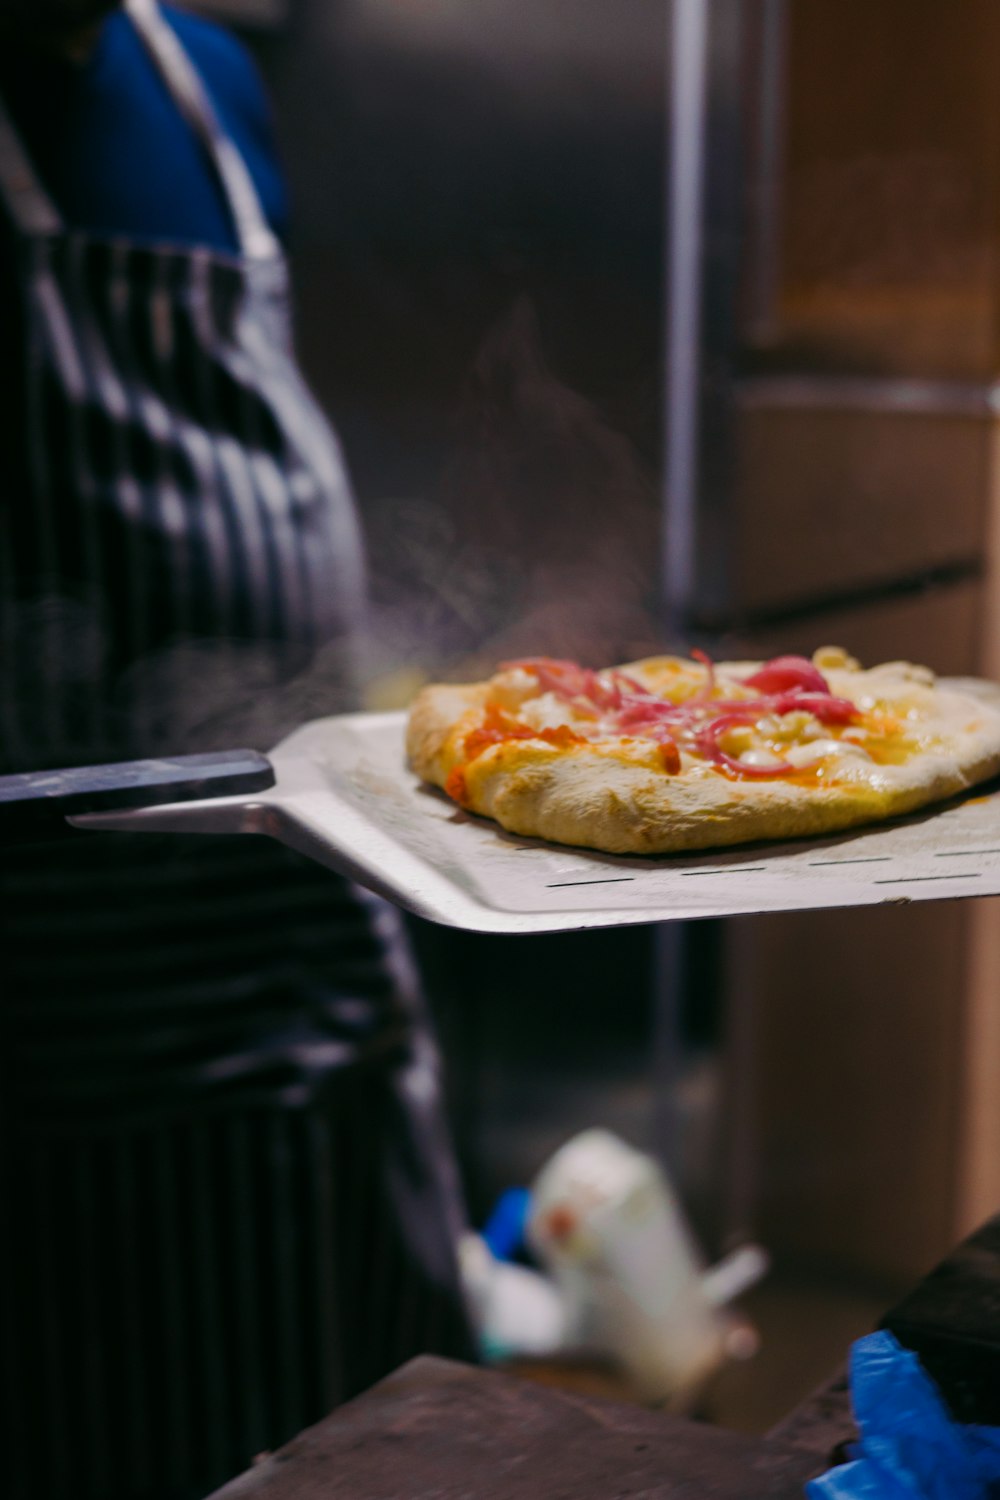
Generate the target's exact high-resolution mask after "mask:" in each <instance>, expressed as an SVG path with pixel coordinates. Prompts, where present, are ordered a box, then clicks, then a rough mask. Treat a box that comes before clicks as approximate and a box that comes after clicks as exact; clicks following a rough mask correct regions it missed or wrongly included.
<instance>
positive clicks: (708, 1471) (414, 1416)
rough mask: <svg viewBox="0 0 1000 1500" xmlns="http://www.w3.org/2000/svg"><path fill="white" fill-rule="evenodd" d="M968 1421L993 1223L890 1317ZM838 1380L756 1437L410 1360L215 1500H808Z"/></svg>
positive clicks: (992, 1361)
mask: <svg viewBox="0 0 1000 1500" xmlns="http://www.w3.org/2000/svg"><path fill="white" fill-rule="evenodd" d="M883 1326H885V1327H888V1328H890V1329H892V1331H893V1332H894V1333H895V1334H896V1336H897V1337H898V1338H899V1339H900V1342H902V1343H904V1344H906V1345H907V1346H908V1347H909V1348H912V1349H914V1350H915V1351H916V1352H917V1353H918V1354H919V1355H920V1356H921V1358H922V1359H924V1360H925V1362H926V1364H927V1367H928V1368H929V1369H930V1370H931V1372H932V1373H933V1374H934V1376H935V1378H936V1379H937V1380H938V1382H939V1385H940V1389H941V1392H942V1395H943V1396H944V1398H945V1401H946V1402H947V1403H948V1404H949V1405H950V1406H951V1408H952V1411H953V1412H954V1413H955V1415H956V1416H957V1417H959V1418H960V1419H962V1420H966V1421H968V1420H979V1421H991V1420H992V1421H994V1422H995V1421H998V1420H1000V1394H998V1393H1000V1216H998V1217H997V1218H996V1219H993V1220H991V1221H990V1222H989V1223H988V1224H986V1225H984V1226H983V1228H982V1229H980V1230H979V1231H978V1232H977V1233H976V1234H974V1235H972V1236H971V1237H970V1238H969V1239H968V1240H966V1241H965V1242H964V1243H963V1244H962V1245H959V1246H958V1248H957V1249H956V1250H955V1251H954V1252H953V1253H952V1254H951V1255H950V1256H949V1257H948V1259H947V1260H946V1261H944V1262H943V1263H942V1264H941V1265H940V1266H938V1267H936V1268H935V1270H934V1271H932V1272H931V1274H930V1275H929V1276H928V1277H926V1278H925V1280H924V1281H922V1282H921V1283H920V1285H919V1286H918V1287H916V1288H915V1289H914V1291H913V1292H912V1293H911V1294H910V1295H909V1296H908V1297H906V1298H904V1299H903V1301H902V1302H901V1303H899V1304H898V1305H897V1306H896V1307H895V1308H893V1309H892V1310H891V1311H890V1312H889V1313H888V1314H887V1315H886V1317H885V1319H884V1322H883ZM855 1435H856V1434H855V1431H854V1426H853V1421H852V1418H851V1410H850V1400H849V1395H848V1389H847V1381H846V1378H845V1376H844V1374H843V1373H842V1372H841V1373H840V1374H838V1375H837V1376H835V1377H834V1378H833V1379H832V1380H831V1381H829V1382H828V1383H827V1384H826V1385H824V1386H823V1387H822V1388H821V1389H820V1390H818V1391H816V1392H815V1393H814V1394H813V1395H812V1396H811V1397H810V1398H809V1399H808V1400H807V1401H805V1402H803V1403H802V1405H801V1406H799V1407H797V1408H796V1409H795V1411H793V1412H791V1413H790V1414H789V1416H788V1417H786V1418H785V1420H784V1421H782V1422H781V1423H779V1424H778V1426H777V1427H775V1428H773V1429H772V1430H771V1432H770V1433H769V1434H768V1435H767V1436H766V1437H747V1436H744V1435H742V1434H739V1433H735V1432H729V1431H726V1430H725V1429H723V1428H720V1427H710V1426H708V1425H707V1424H704V1423H698V1422H692V1421H688V1420H687V1419H685V1418H683V1417H671V1416H666V1415H664V1414H663V1413H661V1412H656V1411H648V1410H646V1409H645V1408H643V1407H640V1406H632V1405H624V1404H621V1403H618V1402H615V1401H606V1400H603V1399H602V1398H600V1397H597V1396H588V1395H583V1394H580V1393H577V1392H570V1391H566V1390H559V1389H555V1388H553V1387H551V1386H543V1385H539V1384H537V1383H535V1382H533V1381H525V1380H517V1379H514V1378H513V1377H512V1376H509V1375H501V1374H499V1373H497V1372H495V1371H490V1370H481V1369H475V1368H473V1367H472V1366H468V1365H461V1364H454V1363H452V1362H451V1361H450V1360H442V1359H433V1358H429V1357H425V1358H422V1359H415V1360H413V1361H412V1362H411V1363H410V1364H408V1365H405V1366H404V1367H403V1369H401V1370H397V1371H396V1373H395V1374H394V1375H391V1376H390V1377H389V1378H388V1379H387V1380H383V1381H381V1382H380V1384H378V1385H376V1386H373V1388H372V1389H371V1390H370V1391H367V1392H366V1393H365V1394H364V1395H363V1396H359V1397H358V1398H357V1400H355V1401H351V1402H348V1404H347V1405H346V1406H342V1407H340V1408H339V1409H338V1410H337V1411H335V1412H334V1413H333V1414H332V1415H331V1416H329V1417H327V1418H326V1419H325V1420H324V1421H322V1422H319V1423H317V1425H316V1426H315V1427H311V1428H309V1429H308V1430H307V1431H306V1432H302V1433H300V1434H299V1436H298V1437H296V1438H294V1439H293V1440H292V1442H290V1443H288V1444H287V1446H286V1447H284V1448H282V1449H280V1450H279V1451H278V1452H277V1453H274V1454H271V1455H270V1456H268V1457H267V1458H265V1459H263V1461H262V1462H260V1463H259V1464H257V1465H256V1466H255V1467H254V1468H252V1469H250V1470H248V1472H247V1473H245V1474H243V1475H241V1476H240V1478H238V1479H234V1480H233V1481H232V1482H231V1483H230V1484H228V1485H225V1486H224V1487H223V1489H221V1490H217V1491H216V1493H215V1495H214V1496H211V1497H209V1500H626V1497H630V1500H803V1486H804V1485H805V1483H806V1481H807V1480H808V1479H811V1478H812V1477H813V1476H815V1475H816V1474H820V1473H822V1472H824V1471H825V1470H826V1469H827V1468H829V1467H830V1465H831V1464H832V1463H835V1462H838V1461H839V1460H840V1459H841V1458H842V1457H843V1456H844V1446H845V1444H846V1443H849V1442H851V1441H853V1439H854V1437H855Z"/></svg>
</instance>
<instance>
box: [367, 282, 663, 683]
mask: <svg viewBox="0 0 1000 1500" xmlns="http://www.w3.org/2000/svg"><path fill="white" fill-rule="evenodd" d="M456 427H457V430H458V432H459V433H460V437H459V439H458V441H457V442H456V445H455V448H454V451H453V452H452V454H451V456H450V458H449V459H448V461H447V463H446V464H445V466H444V468H443V471H442V473H441V476H440V480H439V483H438V485H437V486H436V488H435V490H434V491H433V493H431V494H429V495H428V496H427V497H426V498H424V499H420V498H418V497H407V498H404V499H401V500H400V501H398V502H397V503H396V505H395V506H393V507H392V508H391V512H390V516H391V528H387V530H390V529H391V534H387V535H386V536H385V537H384V538H382V539H381V540H382V542H383V544H384V548H383V549H380V548H379V546H378V545H376V546H375V548H374V549H373V551H374V560H375V569H376V579H377V588H376V612H375V646H374V650H375V659H376V662H377V663H378V665H379V666H380V667H382V668H384V667H385V666H386V665H387V664H389V663H392V662H399V661H401V660H402V661H409V662H413V661H420V662H422V664H423V665H424V666H425V668H426V669H427V672H428V675H433V674H437V673H441V672H444V673H446V674H447V675H448V676H451V677H461V676H476V675H482V674H483V673H485V672H487V671H490V672H491V671H492V670H493V669H494V667H495V664H496V662H497V660H498V659H502V658H503V657H505V656H512V655H519V654H526V653H530V654H533V655H537V654H549V655H559V656H572V657H577V658H579V659H581V660H584V661H588V662H591V663H593V664H595V665H606V664H608V663H610V662H612V661H617V660H625V659H628V658H629V657H632V656H639V655H643V654H647V653H648V652H650V651H653V650H656V649H657V642H658V640H659V639H660V632H659V628H658V621H657V590H658V574H657V559H658V546H659V544H658V530H659V498H658V493H657V488H656V485H655V482H654V480H653V477H652V476H651V474H650V473H649V471H648V470H647V468H646V467H645V466H644V464H643V463H642V461H641V460H640V458H639V456H638V454H637V453H636V451H635V448H634V446H633V444H632V443H631V442H630V440H629V439H628V438H626V437H625V436H624V435H622V434H621V433H620V432H618V431H616V430H615V428H614V427H613V425H612V424H611V423H610V422H609V421H608V419H607V418H606V417H605V416H604V414H603V413H602V412H601V410H600V408H599V407H598V405H597V404H596V403H595V402H593V401H591V400H589V399H587V398H586V397H584V396H582V395H580V394H579V393H578V392H576V391H574V390H572V389H571V388H570V387H569V386H567V385H566V384H565V383H563V382H562V381H560V380H559V378H558V377H557V376H556V374H555V373H554V371H553V370H552V368H551V367H550V365H549V364H548V362H547V360H546V358H545V355H544V351H543V348H542V340H541V333H540V329H539V324H538V320H537V317H536V316H535V313H534V310H533V308H532V307H531V305H530V303H528V302H527V301H526V300H524V299H521V300H520V301H518V302H517V303H516V304H515V305H514V306H513V307H512V308H511V310H510V311H509V313H508V314H507V315H506V316H505V317H504V318H503V319H502V320H501V321H500V322H499V323H498V325H497V326H496V327H495V328H494V329H493V330H491V332H490V333H489V334H488V336H487V337H486V339H485V340H484V342H483V344H482V346H481V347H480V349H479V352H478V354H477V357H476V359H475V361H474V363H473V365H472V368H471V370H470V373H469V377H468V379H467V382H466V387H465V390H464V392H463V395H462V399H461V401H460V403H459V409H458V413H457V421H456ZM380 551H381V556H380ZM387 554H388V555H387Z"/></svg>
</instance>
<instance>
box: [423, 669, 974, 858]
mask: <svg viewBox="0 0 1000 1500" xmlns="http://www.w3.org/2000/svg"><path fill="white" fill-rule="evenodd" d="M817 655H818V653H817ZM841 658H842V661H841V662H838V660H837V658H836V656H830V655H828V656H827V657H826V660H825V661H824V667H825V668H826V670H827V674H828V676H829V677H830V679H831V686H832V687H833V691H834V692H835V693H838V694H842V695H845V696H849V697H851V698H853V699H854V701H856V702H858V701H863V700H864V695H865V694H866V693H869V694H871V693H877V695H878V697H879V701H880V702H883V703H884V702H889V703H893V702H895V701H897V700H898V701H899V702H901V703H903V702H904V701H905V702H906V703H910V702H911V701H912V695H914V694H916V695H918V696H919V698H920V705H921V712H922V713H924V715H925V717H926V719H927V722H928V723H929V724H931V725H932V727H933V729H934V735H933V736H931V737H930V738H929V739H928V742H927V743H928V746H929V748H922V749H920V750H918V751H917V752H916V753H914V754H913V755H912V756H910V757H909V758H908V759H907V761H906V763H905V764H901V765H892V766H886V767H884V768H871V767H870V768H868V771H866V775H867V780H866V779H865V777H864V776H862V775H860V774H856V775H855V776H854V777H853V779H852V778H851V775H850V774H849V773H848V774H847V777H846V779H833V780H831V781H830V782H829V784H815V783H809V784H800V782H799V781H797V780H796V779H794V778H792V779H776V780H742V779H739V778H734V777H731V776H727V775H725V774H723V773H722V772H720V771H719V770H718V769H717V768H716V767H715V766H713V765H711V764H708V763H702V764H698V763H694V764H692V763H688V764H686V765H685V767H684V769H683V770H682V771H681V772H679V773H678V774H676V775H670V774H668V773H667V772H665V771H664V770H663V768H662V766H661V765H659V764H658V763H657V762H656V760H655V757H654V756H653V754H652V749H650V753H649V755H648V756H647V759H646V761H643V760H641V759H638V760H637V759H636V757H635V756H634V755H633V756H629V757H622V756H619V755H617V754H616V753H615V750H614V748H613V747H610V746H607V745H593V744H589V743H588V744H581V745H575V746H573V747H572V748H571V749H569V750H567V749H565V748H561V747H559V746H557V745H550V744H546V743H544V742H543V741H541V740H540V739H530V740H505V741H502V742H501V743H499V744H495V745H492V746H490V747H489V748H487V749H486V750H485V751H484V752H482V753H480V754H477V755H476V756H475V757H474V758H473V759H472V760H468V759H467V757H466V751H465V737H466V735H467V734H468V732H469V731H470V729H472V728H474V727H476V725H478V723H479V722H480V721H481V718H482V709H483V706H484V705H485V703H486V702H487V700H488V699H489V698H490V696H491V693H493V692H494V691H495V684H496V682H497V679H494V680H493V682H491V683H474V684H465V685H451V686H447V685H435V686H431V687H427V688H425V689H424V690H423V691H422V692H421V693H420V695H419V696H418V697H417V699H416V700H415V702H414V704H413V707H412V709H411V713H410V720H409V727H408V733H407V750H408V753H409V757H410V762H411V764H412V766H413V768H414V769H415V770H416V772H417V773H418V775H420V776H421V777H422V778H423V779H424V780H427V781H430V782H433V783H434V784H435V785H437V786H440V787H445V786H446V785H447V786H448V789H449V791H452V792H453V793H454V790H455V786H454V783H453V782H452V783H449V778H450V777H453V776H454V774H455V773H461V778H462V779H461V792H462V798H461V800H462V801H463V803H464V805H465V806H466V807H468V808H469V810H470V811H472V812H475V813H479V814H481V815H483V816H486V817H490V818H493V819H495V820H496V821H497V822H498V823H499V824H501V826H502V827H504V828H506V829H508V830H509V831H510V832H512V833H516V834H521V835H524V836H528V837H536V838H543V839H547V840H550V841H552V842H555V843H561V844H576V845H582V846H585V847H590V848H596V849H600V850H603V851H605V852H607V853H613V854H665V853H674V852H679V851H683V850H694V849H705V848H711V847H717V846H724V845H731V844H740V843H746V842H749V841H753V840H757V839H785V838H794V837H799V836H803V835H813V836H816V835H822V834H825V833H832V832H835V831H838V830H840V829H845V828H849V827H852V826H854V825H856V824H861V823H868V822H872V821H878V820H881V819H885V818H889V817H893V816H896V815H898V814H902V813H906V812H910V811H912V810H914V809H916V808H918V807H921V806H924V805H926V804H927V803H930V802H935V801H939V800H942V799H944V798H947V797H949V796H952V795H953V794H955V793H957V792H960V791H963V790H965V789H966V788H967V787H969V786H971V785H973V784H975V783H976V782H979V781H982V780H984V779H986V778H987V777H989V776H991V775H994V774H996V773H997V772H998V771H1000V708H998V707H997V706H996V702H995V701H990V699H989V696H988V694H986V695H985V696H984V694H982V693H980V692H977V691H976V690H975V689H976V687H977V685H976V684H971V683H970V684H968V685H967V688H966V690H964V691H962V690H958V689H957V688H953V687H951V686H950V685H947V684H941V685H935V684H934V679H933V675H932V674H931V673H929V672H927V670H926V669H924V668H913V667H911V666H909V665H908V664H906V663H888V664H886V665H885V666H883V667H880V668H876V669H873V670H872V671H871V672H862V671H861V670H860V669H858V668H857V665H856V663H854V662H853V661H851V659H850V658H848V657H846V656H844V655H843V654H842V653H841ZM673 660H675V659H670V658H659V659H656V660H653V661H649V662H642V663H633V664H632V665H631V666H630V667H628V668H626V670H627V671H630V672H634V673H637V674H638V675H640V676H643V675H645V680H646V681H653V680H654V679H656V677H657V675H658V674H662V673H663V672H664V671H669V670H673V667H672V666H671V663H672V662H673ZM827 662H829V666H827V665H826V663H827ZM753 665H756V664H748V663H740V664H721V665H720V668H719V670H720V671H724V670H726V669H727V667H728V668H729V669H732V670H734V671H739V672H744V673H745V672H746V671H747V670H748V669H750V668H752V666H753ZM979 686H982V685H979ZM869 772H870V774H869ZM802 782H804V783H808V782H809V779H808V778H802Z"/></svg>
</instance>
